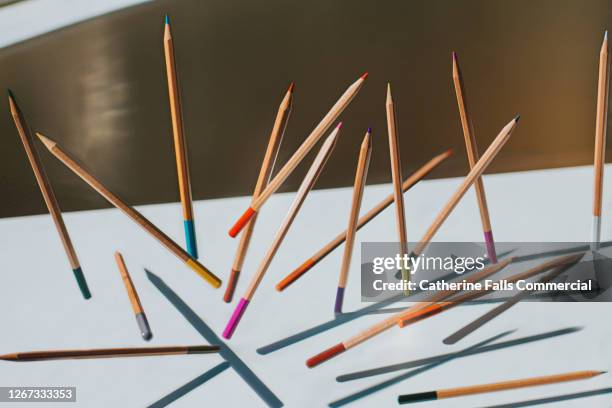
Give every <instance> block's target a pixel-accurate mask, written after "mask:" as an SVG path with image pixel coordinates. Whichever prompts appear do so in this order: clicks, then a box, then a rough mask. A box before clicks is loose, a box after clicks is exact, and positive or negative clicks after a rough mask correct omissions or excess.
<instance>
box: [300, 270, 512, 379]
mask: <svg viewBox="0 0 612 408" xmlns="http://www.w3.org/2000/svg"><path fill="white" fill-rule="evenodd" d="M511 262H512V258H509V259H506V260H504V261H502V262H498V263H496V264H493V265H491V266H489V267H487V268H485V269H483V270H481V271H478V272H474V273H473V274H472V275H471V276H468V277H467V278H465V279H461V280H462V281H465V282H468V283H470V282H478V281H480V280H482V279H485V278H487V277H488V276H491V275H492V274H494V273H496V272H498V271H500V270H501V269H503V268H505V267H506V266H507V265H508V264H510V263H511ZM458 292H460V291H458V290H446V291H438V292H435V293H433V294H431V295H430V296H428V297H426V298H425V299H424V300H423V301H422V302H420V303H418V304H416V305H414V306H410V307H408V308H407V309H406V310H404V311H402V312H400V313H396V314H394V315H392V316H389V317H387V318H386V319H384V320H382V321H381V322H379V323H376V324H375V325H373V326H371V327H369V328H368V329H366V330H364V331H362V332H361V333H359V334H357V335H355V336H353V337H351V338H349V339H348V340H345V341H343V342H340V343H338V344H336V345H335V346H332V347H330V348H328V349H326V350H324V351H323V352H321V353H319V354H317V355H315V356H314V357H311V358H309V359H308V360H307V361H306V365H307V366H308V367H311V368H312V367H315V366H317V365H319V364H321V363H323V362H325V361H327V360H329V359H331V358H333V357H335V356H337V355H339V354H340V353H343V352H345V351H346V350H349V349H351V348H353V347H355V346H357V345H359V344H361V343H363V342H364V341H366V340H368V339H371V338H372V337H374V336H377V335H378V334H380V333H382V332H384V331H386V330H388V329H390V328H392V327H394V326H395V325H397V321H398V319H399V318H400V317H402V316H404V315H405V314H406V313H413V312H416V311H418V310H421V309H424V308H425V307H427V306H428V305H431V304H433V303H435V302H439V301H441V300H444V299H446V298H448V297H450V296H452V295H454V294H456V293H458Z"/></svg>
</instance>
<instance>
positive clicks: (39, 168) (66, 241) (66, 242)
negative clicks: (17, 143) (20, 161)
mask: <svg viewBox="0 0 612 408" xmlns="http://www.w3.org/2000/svg"><path fill="white" fill-rule="evenodd" d="M8 99H9V107H10V110H11V115H12V116H13V121H14V122H15V126H16V127H17V132H18V133H19V137H20V138H21V143H23V147H24V149H25V151H26V154H27V156H28V160H29V161H30V165H31V166H32V170H33V171H34V177H36V182H37V183H38V187H39V188H40V192H41V193H42V196H43V199H44V200H45V204H46V205H47V209H48V210H49V214H51V218H52V219H53V223H54V224H55V228H56V229H57V233H58V234H59V236H60V240H61V241H62V245H63V247H64V251H66V256H67V257H68V262H69V263H70V267H71V268H72V273H73V274H74V278H75V279H76V281H77V284H78V285H79V289H80V291H81V295H83V298H85V299H89V298H91V292H90V291H89V287H88V286H87V281H86V280H85V275H83V270H82V269H81V264H80V262H79V258H78V257H77V254H76V251H75V250H74V246H73V245H72V240H71V239H70V235H69V234H68V229H67V228H66V224H64V218H63V217H62V210H61V209H60V207H59V204H58V202H57V198H55V192H54V191H53V187H52V186H51V182H50V181H49V177H48V176H47V172H46V171H45V168H44V166H43V164H42V160H41V159H40V156H39V154H38V150H36V146H34V138H33V137H32V133H31V132H30V127H29V126H28V124H27V122H26V120H25V117H24V115H23V112H22V111H21V109H20V108H19V105H18V104H17V100H16V99H15V96H14V95H13V93H12V92H11V91H10V90H8Z"/></svg>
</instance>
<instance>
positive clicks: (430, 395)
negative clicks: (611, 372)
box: [397, 371, 607, 404]
mask: <svg viewBox="0 0 612 408" xmlns="http://www.w3.org/2000/svg"><path fill="white" fill-rule="evenodd" d="M605 373H607V371H573V372H571V373H563V374H555V375H547V376H543V377H531V378H524V379H520V380H511V381H504V382H497V383H492V384H481V385H471V386H468V387H457V388H447V389H444V390H437V391H427V392H419V393H417V394H404V395H400V396H398V397H397V402H398V403H400V404H410V403H413V402H422V401H434V400H440V399H446V398H455V397H463V396H465V395H474V394H483V393H487V392H497V391H505V390H515V389H517V388H525V387H535V386H539V385H547V384H557V383H560V382H567V381H577V380H586V379H588V378H593V377H595V376H598V375H601V374H605Z"/></svg>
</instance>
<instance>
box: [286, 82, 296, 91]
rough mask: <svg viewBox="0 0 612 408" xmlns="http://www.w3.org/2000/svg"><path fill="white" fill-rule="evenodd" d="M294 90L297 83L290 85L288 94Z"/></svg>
mask: <svg viewBox="0 0 612 408" xmlns="http://www.w3.org/2000/svg"><path fill="white" fill-rule="evenodd" d="M293 88H295V82H291V83H290V84H289V88H288V89H287V92H293Z"/></svg>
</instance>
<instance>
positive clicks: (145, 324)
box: [115, 251, 153, 341]
mask: <svg viewBox="0 0 612 408" xmlns="http://www.w3.org/2000/svg"><path fill="white" fill-rule="evenodd" d="M115 262H117V268H119V273H121V279H122V280H123V284H124V285H125V290H126V291H127V294H128V298H129V299H130V304H131V305H132V310H133V311H134V316H135V317H136V323H137V324H138V328H139V329H140V335H141V336H142V338H143V339H144V340H146V341H149V340H151V338H153V332H151V327H150V326H149V320H148V319H147V315H146V314H145V312H144V309H143V307H142V304H141V303H140V297H138V292H137V291H136V287H135V286H134V282H132V278H131V277H130V273H129V272H128V269H127V266H126V265H125V260H124V259H123V255H121V253H120V252H119V251H115Z"/></svg>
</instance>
